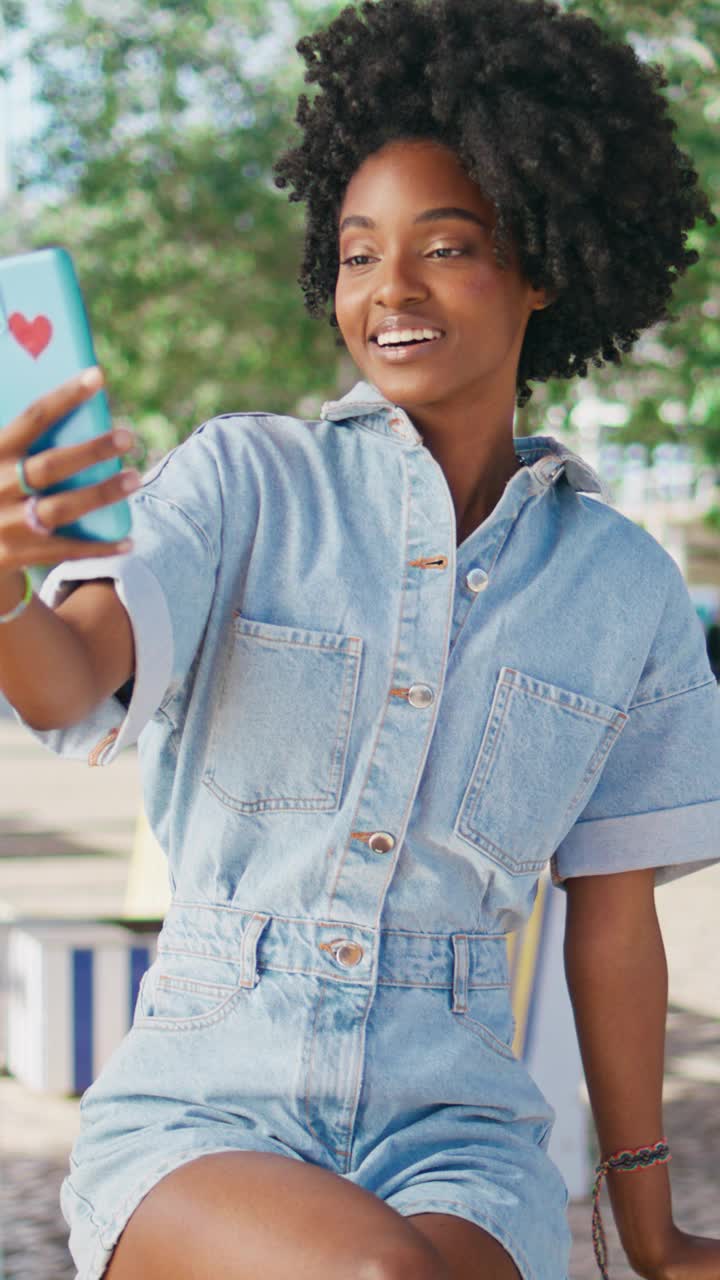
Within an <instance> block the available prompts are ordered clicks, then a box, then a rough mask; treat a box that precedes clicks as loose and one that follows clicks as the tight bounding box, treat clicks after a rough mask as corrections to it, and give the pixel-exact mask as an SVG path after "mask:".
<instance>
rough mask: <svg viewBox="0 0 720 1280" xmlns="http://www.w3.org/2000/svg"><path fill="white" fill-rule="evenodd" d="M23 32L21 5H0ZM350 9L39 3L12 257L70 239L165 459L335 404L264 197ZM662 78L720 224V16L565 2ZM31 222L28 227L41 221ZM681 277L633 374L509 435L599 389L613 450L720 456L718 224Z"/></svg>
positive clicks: (283, 230) (289, 256)
mask: <svg viewBox="0 0 720 1280" xmlns="http://www.w3.org/2000/svg"><path fill="white" fill-rule="evenodd" d="M0 5H1V6H2V8H1V9H0V12H1V13H2V15H3V18H4V21H5V25H6V27H7V29H8V30H13V31H16V30H19V31H22V27H23V13H22V3H21V0H0ZM342 7H343V3H342V0H333V2H332V3H324V4H322V3H310V0H276V2H275V3H274V4H272V5H271V4H268V3H267V0H114V2H113V4H112V5H107V4H104V3H102V2H101V0H47V4H46V5H44V6H43V13H44V16H43V23H42V29H41V30H37V31H35V33H34V34H33V35H32V37H31V38H30V41H29V56H30V59H31V61H32V64H33V67H34V71H35V77H36V83H37V88H38V97H39V100H40V102H41V103H42V104H43V106H44V108H45V119H46V125H45V127H44V129H43V130H42V132H41V136H39V137H36V138H34V139H33V140H32V145H31V146H29V147H27V148H26V149H25V152H24V154H23V155H22V156H20V157H18V159H19V160H20V161H21V165H20V179H21V186H22V189H23V195H22V196H21V197H20V198H19V199H18V202H17V204H16V206H15V210H14V216H13V210H12V209H11V210H10V212H9V213H5V214H4V215H3V217H2V218H0V250H2V249H4V250H5V251H9V250H10V249H17V248H18V247H25V248H30V247H33V246H37V245H41V244H45V243H48V242H62V243H63V244H66V245H67V246H68V247H69V248H70V249H71V251H72V253H73V255H74V257H75V260H76V263H77V266H78V269H79V273H80V276H81V280H82V283H83V287H84V290H85V293H86V297H87V300H88V305H89V310H90V313H91V318H92V321H93V329H94V332H95V335H96V341H97V349H98V356H99V359H100V361H101V363H102V364H103V366H104V367H105V369H106V373H107V377H108V382H109V385H110V387H111V389H112V398H113V407H114V411H115V416H116V418H117V419H126V420H130V421H131V422H132V423H133V424H134V425H135V427H136V428H137V429H138V431H139V432H140V434H141V436H142V437H143V439H144V441H145V442H146V445H147V446H148V447H149V448H151V449H152V450H153V451H156V450H160V451H162V450H164V449H166V448H167V447H168V446H169V445H170V444H172V443H173V442H174V441H175V440H176V439H178V438H182V437H184V435H185V434H187V432H188V431H189V430H190V429H191V428H192V427H193V426H194V425H195V424H196V423H197V422H199V421H201V420H202V419H203V418H205V417H208V416H209V415H212V414H213V413H216V412H227V411H232V410H245V409H257V408H262V409H269V410H275V411H280V412H282V411H289V412H293V411H295V410H296V409H297V407H298V403H299V401H300V400H301V398H308V402H309V403H313V401H314V402H315V404H317V403H319V402H320V400H321V399H323V398H325V397H326V396H328V395H329V394H332V392H333V390H334V388H335V385H336V381H337V377H338V370H339V368H340V367H341V366H340V362H339V359H338V349H337V347H336V345H335V336H334V334H333V332H332V331H331V330H330V328H329V326H327V325H325V324H323V323H319V322H317V321H312V320H310V319H309V317H308V316H307V314H306V312H305V310H304V308H303V305H302V298H301V294H300V289H299V287H298V285H297V280H296V277H297V273H298V270H299V262H300V249H301V232H302V212H301V209H300V208H299V207H298V206H296V205H292V204H290V203H289V202H288V200H287V197H286V195H285V194H284V193H283V192H278V191H277V190H276V189H275V188H274V187H273V184H272V179H271V166H272V163H273V160H274V159H275V157H276V156H277V155H278V153H279V152H281V151H282V150H284V149H285V147H286V145H287V144H288V141H289V139H290V138H291V137H292V136H293V135H294V126H293V115H294V107H295V101H296V98H297V94H298V93H299V92H300V90H301V89H302V88H303V84H302V73H303V66H302V63H301V60H300V58H299V57H298V56H297V55H296V54H295V52H294V49H293V46H294V42H295V40H296V39H297V38H298V37H299V35H301V34H303V33H305V32H307V31H310V30H312V29H313V28H314V27H316V26H318V25H320V24H321V23H322V22H324V21H326V20H328V19H329V18H330V17H332V16H333V15H334V14H336V13H337V12H338V11H339V10H340V9H341V8H342ZM564 7H565V8H566V9H568V10H571V11H572V10H577V11H580V12H585V13H588V14H590V15H591V16H592V17H595V18H596V19H597V20H598V21H599V22H600V23H601V25H603V26H604V27H605V28H606V29H607V30H609V31H611V32H612V33H613V34H615V35H617V36H618V37H620V38H631V39H632V40H633V42H634V43H636V45H637V46H638V47H639V48H640V51H641V55H642V56H646V57H650V58H651V59H652V60H654V61H660V62H662V63H663V65H664V66H665V67H666V69H667V73H668V77H669V81H670V83H669V86H668V89H667V90H666V93H667V95H668V97H669V99H670V105H671V112H672V114H673V116H674V117H675V119H677V121H678V133H677V135H676V140H677V142H678V145H680V146H681V147H683V149H685V150H687V151H689V152H690V153H691V155H692V156H693V158H694V160H695V164H696V167H697V168H698V169H699V172H700V177H701V181H702V183H703V186H704V187H705V189H706V190H707V191H708V192H709V194H710V196H711V199H712V200H713V204H714V206H715V211H716V212H717V213H718V214H720V158H719V157H718V152H717V146H716V134H717V124H718V121H719V120H720V76H719V74H718V58H719V57H720V10H719V9H718V7H717V5H716V4H715V3H711V2H708V3H705V4H703V3H700V4H698V3H694V2H691V0H679V2H678V0H652V3H650V2H648V3H642V2H640V0H581V2H580V0H566V3H565V6H564ZM28 211H30V212H28ZM688 242H689V244H690V246H691V247H693V248H696V249H697V250H698V251H699V252H700V255H701V256H700V261H699V263H698V264H696V265H695V266H694V267H691V268H690V270H689V272H688V273H687V274H686V275H685V276H684V277H683V278H682V279H681V280H680V281H679V282H678V285H677V289H676V295H675V299H674V304H673V322H672V323H670V324H664V325H660V326H657V327H656V329H655V330H653V331H652V332H651V333H649V334H646V335H644V336H643V338H642V339H641V341H640V342H639V343H638V344H637V346H636V348H635V350H634V351H633V353H632V354H631V355H629V356H627V357H625V359H624V361H623V364H622V365H621V366H620V368H615V367H613V366H609V367H606V368H604V369H602V370H592V371H591V375H590V376H589V377H588V379H586V380H583V382H578V381H577V380H575V381H573V382H570V383H567V382H563V381H561V380H554V381H552V382H550V383H548V384H546V385H539V386H537V387H536V390H535V394H534V396H533V399H532V401H531V403H530V405H529V406H527V408H526V409H525V410H523V411H522V412H521V413H520V415H519V422H518V427H517V429H518V431H519V432H521V433H523V434H528V433H531V432H533V431H536V430H548V429H550V430H554V429H558V430H562V429H563V428H564V429H568V428H569V425H570V422H571V413H572V410H573V408H574V407H575V406H576V405H577V404H578V402H579V401H580V400H581V399H582V397H583V396H584V395H586V394H587V393H588V392H592V393H594V394H596V395H599V396H600V397H602V398H603V399H606V400H609V401H614V402H619V403H621V404H622V405H624V406H625V407H626V409H627V411H628V420H627V423H626V425H625V426H623V427H622V428H618V427H613V428H608V429H607V433H606V434H607V435H608V437H610V438H612V439H615V440H620V441H628V442H629V441H631V440H639V441H642V442H644V443H647V444H654V443H656V442H658V441H660V440H675V441H678V440H681V441H686V442H688V443H693V444H694V445H695V446H696V447H697V448H698V450H699V451H700V452H702V453H703V454H704V455H705V457H706V458H708V459H710V460H714V461H720V391H719V390H718V385H717V374H716V370H717V364H718V356H719V354H720V350H719V349H720V327H719V326H718V317H720V260H719V257H718V235H717V230H716V229H715V230H712V229H710V228H707V227H706V226H705V225H704V224H701V225H700V227H699V228H697V229H696V230H695V231H693V232H692V233H691V235H690V237H689V241H688Z"/></svg>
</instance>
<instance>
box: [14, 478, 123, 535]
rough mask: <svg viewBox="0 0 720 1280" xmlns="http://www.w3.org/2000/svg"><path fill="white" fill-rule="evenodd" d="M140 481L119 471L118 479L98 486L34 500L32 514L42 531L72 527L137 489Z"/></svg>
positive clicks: (93, 485) (106, 481) (68, 490)
mask: <svg viewBox="0 0 720 1280" xmlns="http://www.w3.org/2000/svg"><path fill="white" fill-rule="evenodd" d="M141 483H142V481H141V479H140V476H139V474H138V472H137V471H121V472H120V473H119V474H118V475H114V476H111V477H110V479H109V480H103V481H101V483H100V484H88V485H83V486H82V487H81V488H79V489H65V490H63V491H62V492H61V493H54V494H52V495H51V496H49V497H46V498H38V499H37V502H36V505H35V514H36V516H37V518H38V520H39V521H40V524H41V525H43V526H44V527H45V528H46V529H57V528H58V527H59V526H60V525H64V524H72V523H73V521H74V520H78V519H79V518H80V516H86V515H87V514H88V512H89V511H95V510H97V508H98V507H107V506H110V504H111V503H113V502H120V500H121V499H122V498H127V496H128V494H130V493H133V492H134V491H135V489H139V487H140V485H141Z"/></svg>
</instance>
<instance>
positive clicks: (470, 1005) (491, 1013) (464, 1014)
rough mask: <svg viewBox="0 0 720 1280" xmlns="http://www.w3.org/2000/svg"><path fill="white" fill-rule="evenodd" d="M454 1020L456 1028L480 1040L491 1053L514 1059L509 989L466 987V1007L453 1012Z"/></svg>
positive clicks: (499, 987) (513, 1023)
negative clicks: (460, 1028)
mask: <svg viewBox="0 0 720 1280" xmlns="http://www.w3.org/2000/svg"><path fill="white" fill-rule="evenodd" d="M453 1017H454V1018H455V1022H456V1025H457V1026H460V1027H464V1029H465V1030H466V1031H468V1032H470V1034H471V1035H474V1036H476V1037H477V1038H478V1040H482V1041H483V1042H484V1043H485V1045H486V1046H487V1048H488V1049H492V1050H493V1052H494V1053H499V1054H500V1056H501V1057H503V1058H514V1057H515V1054H514V1053H513V1049H512V1043H513V1038H514V1035H515V1019H514V1017H513V1012H512V1004H511V1000H510V987H509V986H507V985H503V986H487V987H469V988H468V989H467V993H466V1007H465V1008H463V1009H455V1010H453Z"/></svg>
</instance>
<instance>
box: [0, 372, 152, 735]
mask: <svg viewBox="0 0 720 1280" xmlns="http://www.w3.org/2000/svg"><path fill="white" fill-rule="evenodd" d="M101 386H102V375H101V373H100V371H99V370H94V369H92V370H86V371H85V373H84V374H82V375H80V376H78V377H76V378H73V379H72V380H71V381H69V382H67V383H64V384H63V385H62V386H61V387H58V388H57V389H56V390H54V391H52V392H51V393H50V394H48V395H46V396H43V397H42V398H41V399H39V400H37V401H35V402H34V403H33V404H32V405H30V406H29V408H28V409H27V410H26V411H25V412H24V413H23V414H21V415H20V417H18V418H17V419H16V420H15V421H14V422H12V423H10V424H9V426H7V427H5V428H4V429H3V431H2V432H0V619H6V621H3V622H2V623H0V688H1V689H2V690H3V692H4V694H5V696H6V697H7V698H8V700H9V701H10V702H11V703H12V705H13V706H14V707H15V708H16V709H17V710H18V711H19V713H20V715H21V716H22V717H23V719H24V720H25V721H26V722H27V723H28V724H29V725H31V726H32V727H33V728H36V729H51V728H63V727H65V726H67V725H71V724H75V723H77V722H78V721H79V720H81V719H82V718H83V717H84V716H85V715H87V713H88V712H89V711H91V710H92V709H93V707H95V706H96V705H97V704H99V703H100V702H102V701H103V699H104V698H106V697H107V696H108V694H110V693H112V692H114V691H115V690H116V689H118V688H120V687H121V686H122V685H123V684H124V683H125V682H126V681H127V680H128V679H129V678H130V676H131V675H132V674H133V669H134V654H133V637H132V629H131V626H130V621H129V618H128V616H127V613H126V612H125V609H124V608H123V606H122V604H121V603H120V601H119V599H118V597H117V595H116V593H115V590H114V588H113V586H112V584H111V583H109V582H105V581H93V582H91V583H88V584H86V585H83V586H82V587H80V588H78V589H77V590H76V591H74V592H73V593H72V595H71V596H70V597H69V598H68V599H67V600H66V601H64V602H63V604H62V605H60V606H59V607H58V609H57V611H53V610H52V609H49V608H48V607H47V606H46V605H44V604H43V603H42V602H41V601H40V600H38V599H37V598H36V597H33V598H32V599H31V600H30V602H29V603H28V604H27V606H26V607H24V608H23V607H22V602H23V593H24V590H25V576H24V574H23V570H24V569H27V568H28V567H29V566H32V565H37V564H48V565H52V564H59V563H60V562H62V561H63V560H78V559H85V558H87V557H93V558H94V557H97V558H101V557H103V556H105V557H107V556H112V555H117V554H118V553H121V552H123V551H125V550H127V549H128V548H129V543H127V542H125V543H108V542H89V541H85V540H83V539H80V538H65V537H59V536H57V535H55V534H54V533H53V532H52V530H54V529H55V528H57V527H59V526H61V525H66V524H70V523H72V522H73V521H74V520H76V519H78V518H79V517H80V516H81V515H85V514H86V513H87V512H89V511H93V510H95V509H96V508H99V507H102V506H106V505H109V504H110V503H113V502H117V501H119V500H120V499H121V498H125V497H127V495H128V493H130V492H132V490H133V489H136V488H137V487H138V485H139V483H140V478H139V476H138V475H137V474H136V473H135V472H132V471H130V472H128V471H125V472H120V473H118V474H117V475H114V476H113V477H112V478H111V479H110V480H105V481H103V482H102V483H101V484H94V485H87V486H85V487H83V488H79V489H73V490H67V491H64V492H60V493H56V494H53V495H51V496H47V497H39V498H38V499H37V502H36V504H35V506H34V512H32V513H30V520H28V508H27V506H26V492H24V491H23V489H22V486H21V482H20V468H19V467H18V464H19V463H22V473H23V475H24V478H25V481H26V484H27V485H28V486H29V487H31V488H33V489H47V488H50V487H51V486H53V485H55V484H57V483H58V482H59V481H61V480H63V479H66V478H67V477H68V476H70V475H74V474H75V473H76V472H79V471H83V470H84V469H85V468H86V467H89V466H91V465H92V464H94V463H96V462H99V461H101V460H104V459H108V458H114V457H117V456H118V455H120V454H122V453H125V452H127V450H128V449H129V448H130V447H131V445H132V443H133V439H132V436H131V434H130V433H129V432H127V431H114V432H109V433H107V434H106V435H104V436H98V437H97V438H95V439H93V440H89V441H87V442H85V443H83V444H78V445H71V446H67V447H65V448H56V449H47V450H44V451H43V452H41V453H36V454H33V455H32V457H29V458H25V455H26V453H27V450H28V448H29V447H30V445H31V444H32V442H33V441H34V440H36V439H38V438H39V437H40V436H41V435H43V434H44V432H45V431H47V429H48V428H49V427H50V426H51V425H52V424H53V423H54V422H56V421H57V420H58V419H60V418H62V417H64V416H65V415H66V414H68V413H70V412H71V411H72V409H74V408H75V407H76V406H77V405H79V404H81V403H82V402H83V401H84V400H87V399H89V397H90V396H91V395H94V394H95V392H96V391H98V390H99V388H100V387H101ZM23 460H24V461H23ZM47 530H50V532H47ZM8 615H9V616H8Z"/></svg>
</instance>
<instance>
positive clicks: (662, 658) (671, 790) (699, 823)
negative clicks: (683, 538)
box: [552, 556, 720, 885]
mask: <svg viewBox="0 0 720 1280" xmlns="http://www.w3.org/2000/svg"><path fill="white" fill-rule="evenodd" d="M665 567H666V572H667V574H668V577H669V583H668V590H667V595H666V598H665V605H664V609H663V611H662V615H661V618H660V622H659V624H658V627H657V630H656V632H655V634H654V638H653V643H652V646H651V648H650V651H649V653H648V656H647V660H646V662H645V665H644V669H643V672H642V676H641V678H640V681H639V683H638V686H637V688H636V689H635V692H634V696H633V698H632V700H631V704H630V706H629V708H628V719H627V721H626V723H625V725H624V727H623V729H622V732H621V733H620V736H619V738H618V739H617V741H616V742H615V744H614V746H613V747H612V749H611V751H610V754H609V756H608V758H607V760H606V763H605V766H604V768H603V770H602V773H601V774H600V777H599V780H598V782H597V784H596V786H595V789H594V791H593V793H592V796H591V798H590V800H589V801H588V803H587V804H586V806H585V808H584V810H583V812H582V813H581V814H580V817H579V818H578V819H577V821H576V822H575V824H574V826H573V827H572V828H571V829H570V831H569V832H568V834H567V836H566V837H565V838H564V840H563V841H562V843H561V844H560V845H559V847H558V849H557V850H556V852H555V854H554V856H553V859H552V874H553V880H554V882H555V883H556V884H560V885H561V884H562V882H563V881H564V880H566V879H567V878H568V877H570V876H582V875H601V874H604V873H611V872H616V871H632V870H641V869H643V868H648V867H655V868H656V869H657V872H656V883H658V884H661V883H663V882H664V881H667V880H673V879H675V878H676V877H678V876H681V875H685V874H687V873H688V872H690V871H695V870H697V869H698V868H699V867H701V866H703V865H706V864H707V863H710V862H715V861H718V860H719V859H720V688H719V687H718V684H717V682H716V680H715V677H714V676H713V673H712V670H711V668H710V663H709V660H708V656H707V648H706V643H705V636H704V632H703V628H702V624H701V622H700V619H699V618H698V616H697V613H696V611H695V608H694V606H693V603H692V600H691V599H690V595H689V592H688V590H687V587H686V585H685V582H684V580H683V578H682V575H681V573H680V570H679V569H678V568H677V566H676V565H675V563H674V561H672V560H671V559H670V557H669V556H668V557H667V561H666V566H665Z"/></svg>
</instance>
